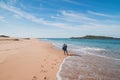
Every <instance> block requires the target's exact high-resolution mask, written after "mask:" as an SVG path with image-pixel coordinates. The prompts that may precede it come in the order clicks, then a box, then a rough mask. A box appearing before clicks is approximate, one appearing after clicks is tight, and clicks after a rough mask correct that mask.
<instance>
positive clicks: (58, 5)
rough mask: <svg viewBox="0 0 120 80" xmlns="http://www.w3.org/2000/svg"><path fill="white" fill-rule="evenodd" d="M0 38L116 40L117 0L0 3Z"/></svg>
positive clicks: (119, 15) (16, 0)
mask: <svg viewBox="0 0 120 80" xmlns="http://www.w3.org/2000/svg"><path fill="white" fill-rule="evenodd" d="M0 34H5V35H9V36H13V37H43V38H47V37H48V38H49V37H57V38H60V37H72V36H84V35H102V36H112V37H120V0H0Z"/></svg>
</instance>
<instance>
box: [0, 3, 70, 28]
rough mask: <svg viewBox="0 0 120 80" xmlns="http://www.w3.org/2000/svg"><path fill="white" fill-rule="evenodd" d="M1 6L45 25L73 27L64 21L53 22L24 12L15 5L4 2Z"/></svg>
mask: <svg viewBox="0 0 120 80" xmlns="http://www.w3.org/2000/svg"><path fill="white" fill-rule="evenodd" d="M0 7H1V8H4V9H6V10H8V11H10V12H13V13H15V14H16V15H17V17H18V16H19V17H22V18H25V19H28V20H31V21H33V22H36V23H40V24H43V25H47V26H54V27H60V28H68V27H69V28H71V27H72V26H70V25H67V24H63V23H60V22H51V21H47V20H44V19H42V18H37V17H35V16H33V15H31V14H29V13H27V12H24V11H22V10H20V9H19V8H16V7H13V6H8V5H6V4H4V3H0Z"/></svg>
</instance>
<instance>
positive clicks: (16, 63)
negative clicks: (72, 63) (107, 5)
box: [0, 38, 65, 80]
mask: <svg viewBox="0 0 120 80" xmlns="http://www.w3.org/2000/svg"><path fill="white" fill-rule="evenodd" d="M0 39H1V41H0V80H56V73H57V71H58V69H59V66H60V64H61V62H62V60H63V58H64V57H65V56H64V54H63V52H62V51H61V50H56V49H54V48H53V46H52V44H50V43H47V42H43V41H39V40H37V39H30V40H27V39H20V40H16V39H12V40H11V39H5V40H4V38H0Z"/></svg>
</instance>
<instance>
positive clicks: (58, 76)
mask: <svg viewBox="0 0 120 80" xmlns="http://www.w3.org/2000/svg"><path fill="white" fill-rule="evenodd" d="M69 57H70V56H68V57H66V58H64V60H63V62H62V63H61V64H60V67H59V70H58V72H57V75H56V76H57V80H62V79H61V77H60V75H59V73H60V72H61V70H62V65H63V64H64V63H65V60H66V59H67V58H69Z"/></svg>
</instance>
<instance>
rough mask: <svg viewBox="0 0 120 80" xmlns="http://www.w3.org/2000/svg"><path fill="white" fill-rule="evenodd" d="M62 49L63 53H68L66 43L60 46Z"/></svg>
mask: <svg viewBox="0 0 120 80" xmlns="http://www.w3.org/2000/svg"><path fill="white" fill-rule="evenodd" d="M62 49H63V51H64V55H66V54H67V55H68V51H67V44H63V47H62Z"/></svg>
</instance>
